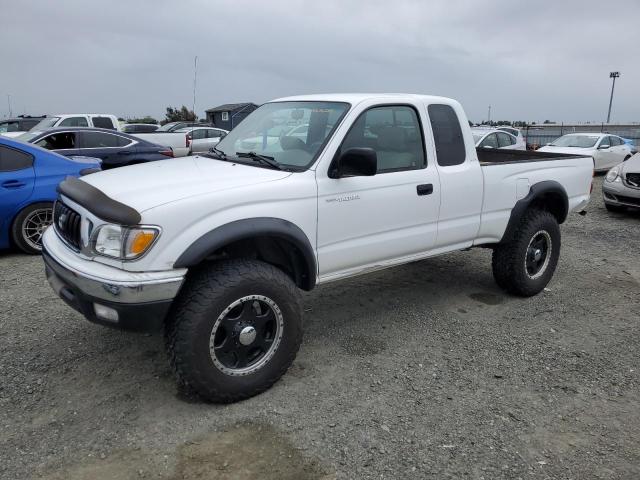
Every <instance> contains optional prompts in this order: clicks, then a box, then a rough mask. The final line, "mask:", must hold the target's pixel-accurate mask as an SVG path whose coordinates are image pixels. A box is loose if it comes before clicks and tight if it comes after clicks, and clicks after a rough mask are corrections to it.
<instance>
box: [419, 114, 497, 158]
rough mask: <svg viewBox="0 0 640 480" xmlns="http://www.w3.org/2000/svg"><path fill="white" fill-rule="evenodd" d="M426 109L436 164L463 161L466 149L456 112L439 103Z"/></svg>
mask: <svg viewBox="0 0 640 480" xmlns="http://www.w3.org/2000/svg"><path fill="white" fill-rule="evenodd" d="M427 110H428V111H429V118H430V119H431V129H432V130H433V140H434V142H435V146H436V154H437V156H438V165H440V166H443V167H449V166H451V165H460V164H461V163H464V161H465V159H466V157H467V151H466V149H465V147H464V139H463V138H462V129H461V128H460V121H459V120H458V116H457V115H456V112H455V111H454V110H453V108H452V107H451V106H449V105H440V104H433V105H429V108H428V109H427ZM496 147H497V144H496Z"/></svg>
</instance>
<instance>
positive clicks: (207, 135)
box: [175, 127, 229, 153]
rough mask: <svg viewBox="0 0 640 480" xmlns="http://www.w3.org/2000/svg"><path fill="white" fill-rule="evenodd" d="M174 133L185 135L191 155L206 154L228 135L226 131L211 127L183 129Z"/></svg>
mask: <svg viewBox="0 0 640 480" xmlns="http://www.w3.org/2000/svg"><path fill="white" fill-rule="evenodd" d="M175 132H177V133H186V134H187V138H188V139H189V142H190V145H191V149H190V151H191V153H202V152H208V151H209V150H210V149H211V148H212V147H215V146H216V145H217V144H218V142H219V141H220V140H222V139H223V138H224V137H225V136H226V135H227V134H228V133H229V131H228V130H223V129H222V128H212V127H185V128H181V129H178V130H175Z"/></svg>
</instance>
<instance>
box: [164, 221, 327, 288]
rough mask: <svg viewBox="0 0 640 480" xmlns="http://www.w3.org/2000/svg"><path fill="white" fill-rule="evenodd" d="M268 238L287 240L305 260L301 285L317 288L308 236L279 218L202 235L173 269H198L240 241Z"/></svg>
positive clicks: (239, 223) (230, 225)
mask: <svg viewBox="0 0 640 480" xmlns="http://www.w3.org/2000/svg"><path fill="white" fill-rule="evenodd" d="M259 236H268V237H276V238H281V239H283V240H287V241H289V242H291V243H292V244H293V245H295V246H296V247H297V248H298V249H299V250H300V252H301V253H302V257H303V259H304V263H305V266H306V270H307V272H308V273H309V275H308V278H307V279H306V281H305V284H304V285H303V288H304V289H305V290H312V289H313V287H314V286H315V284H316V277H317V272H318V270H317V266H316V256H315V253H314V250H313V247H312V246H311V242H310V241H309V238H308V237H307V235H306V234H305V233H304V232H303V231H302V229H300V227H298V226H297V225H295V224H293V223H291V222H289V221H288V220H284V219H282V218H273V217H257V218H247V219H243V220H236V221H234V222H230V223H227V224H225V225H221V226H220V227H217V228H215V229H213V230H211V231H210V232H207V233H205V234H204V235H202V236H201V237H200V238H198V239H197V240H196V241H195V242H193V243H192V244H191V245H190V246H189V247H188V248H187V249H186V250H185V251H184V252H182V254H181V255H180V256H179V257H178V259H177V260H176V261H175V263H174V265H173V268H189V267H193V266H196V265H198V264H199V263H200V262H202V261H203V260H205V259H206V258H207V257H208V256H209V255H211V254H212V253H213V252H215V251H216V250H218V249H220V248H222V247H224V246H225V245H228V244H230V243H233V242H237V241H239V240H247V239H250V238H252V237H259Z"/></svg>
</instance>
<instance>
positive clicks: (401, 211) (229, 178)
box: [43, 94, 593, 402]
mask: <svg viewBox="0 0 640 480" xmlns="http://www.w3.org/2000/svg"><path fill="white" fill-rule="evenodd" d="M283 118H285V119H286V118H292V119H295V120H298V121H300V122H301V123H308V124H309V125H310V127H309V135H307V138H306V140H302V139H301V138H298V137H292V136H287V135H283V136H281V137H279V140H278V145H279V146H278V148H275V145H267V147H269V148H270V150H269V153H268V154H266V153H265V150H263V149H262V148H261V147H260V146H257V147H256V150H255V151H246V150H244V149H241V147H240V146H241V145H242V144H243V140H245V139H247V138H252V137H254V136H255V134H256V131H260V130H261V129H262V128H263V127H264V125H270V124H273V123H274V122H275V121H276V120H279V119H283ZM427 125H428V129H427V130H425V129H423V126H427ZM327 127H328V128H327ZM425 131H427V132H429V134H428V135H425V134H424V132H425ZM503 133H504V132H503ZM162 166H163V168H162V169H159V168H154V165H136V166H133V167H130V168H126V169H121V170H115V171H111V172H104V173H100V174H97V175H91V176H89V177H87V178H84V179H81V180H78V179H69V180H67V181H65V182H63V183H62V184H61V186H60V195H61V196H60V200H59V202H58V205H59V211H60V212H61V213H60V214H59V215H57V216H56V217H55V222H54V228H52V229H49V230H47V231H46V232H45V235H44V249H43V258H44V262H45V264H46V272H47V277H48V279H49V282H50V283H51V286H52V287H53V289H54V290H55V291H56V292H57V293H58V295H60V296H61V297H62V298H64V299H65V301H66V302H67V303H68V304H69V305H71V306H72V307H73V308H75V309H77V310H78V311H80V312H82V313H83V314H84V315H85V316H86V317H87V318H88V319H89V320H91V321H93V322H97V323H100V324H103V325H109V326H111V327H117V328H123V329H134V330H155V329H161V328H164V329H165V334H166V341H167V346H168V352H169V355H170V357H171V364H172V366H173V367H174V369H175V372H176V375H177V377H178V379H179V381H180V383H181V384H182V385H184V386H185V387H186V388H188V389H191V390H194V391H195V392H197V393H198V394H199V395H200V396H201V397H202V398H205V399H207V400H210V401H218V402H230V401H235V400H240V399H244V398H247V397H250V396H252V395H256V394H258V393H260V392H262V391H264V390H266V389H267V388H269V387H270V386H271V385H272V384H273V383H274V382H276V381H277V380H278V378H279V377H280V376H282V374H283V373H284V372H285V371H286V370H287V368H288V367H289V366H290V365H291V363H292V362H293V360H294V358H295V356H296V352H297V350H298V348H299V346H300V343H301V340H302V315H303V310H304V309H303V297H302V295H301V292H300V290H312V289H313V288H314V287H315V286H316V285H317V284H323V283H325V282H331V281H335V280H339V279H344V278H348V277H352V276H355V275H358V274H363V273H367V272H371V271H373V270H377V269H381V268H385V267H391V266H395V265H400V264H404V263H408V262H415V261H416V260H420V259H423V258H427V257H432V256H435V255H440V254H444V253H447V252H452V251H455V250H461V249H467V248H470V247H474V246H476V247H484V248H491V249H493V262H492V266H493V274H494V277H495V279H496V281H497V283H498V285H499V286H500V287H502V288H503V289H505V290H507V291H508V292H511V293H513V294H516V295H521V296H531V295H535V294H537V293H538V292H540V291H541V290H542V289H543V288H544V287H545V286H546V285H547V283H548V282H549V281H550V279H551V277H552V276H553V273H554V271H555V268H556V264H557V262H558V258H559V255H560V227H559V224H561V223H563V222H564V221H565V219H566V218H567V215H568V214H569V212H571V211H574V210H580V209H582V208H583V207H584V206H585V205H586V204H587V202H588V200H589V197H590V187H591V183H592V177H593V160H592V158H591V157H590V156H589V155H585V156H569V155H561V154H555V153H538V152H527V151H521V150H497V149H494V150H482V149H479V150H476V148H475V143H474V141H473V136H472V133H471V130H470V128H469V125H468V120H467V117H466V115H465V113H464V111H463V109H462V107H461V106H460V104H459V103H458V102H456V101H455V100H450V99H446V98H442V97H431V96H426V95H403V94H389V95H371V94H344V95H335V94H334V95H311V96H301V97H290V98H284V99H279V100H275V101H273V102H270V103H267V104H265V105H262V106H261V107H259V108H258V109H256V110H255V111H253V112H252V113H251V114H250V115H249V116H247V118H246V119H244V120H243V121H242V123H240V124H239V125H238V126H237V127H235V128H234V129H233V130H232V131H230V132H229V134H228V135H227V136H226V137H225V138H223V139H222V140H221V141H220V143H219V144H218V145H217V148H216V150H215V151H214V152H211V153H206V154H203V155H197V156H193V157H188V158H184V159H176V160H168V161H166V162H163V164H162ZM140 179H144V182H141V181H140ZM64 215H66V217H64V218H63V216H64ZM77 223H81V224H90V225H92V227H93V228H92V233H91V235H90V236H88V235H81V234H78V232H77V231H75V230H74V229H73V227H72V226H73V225H74V224H77ZM424 268H428V267H426V266H425V267H424Z"/></svg>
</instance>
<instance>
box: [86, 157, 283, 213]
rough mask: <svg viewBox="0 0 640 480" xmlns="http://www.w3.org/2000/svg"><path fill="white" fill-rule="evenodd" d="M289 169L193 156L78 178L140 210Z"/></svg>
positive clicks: (258, 180) (250, 182)
mask: <svg viewBox="0 0 640 480" xmlns="http://www.w3.org/2000/svg"><path fill="white" fill-rule="evenodd" d="M289 175H291V172H284V171H280V170H271V169H267V168H261V167H254V166H249V165H243V164H240V163H232V162H225V161H222V160H215V159H212V158H207V157H201V156H193V157H182V158H175V159H172V160H158V161H155V162H149V163H144V164H140V165H132V166H129V167H124V168H115V169H113V170H107V171H104V172H99V173H94V174H91V175H87V176H86V177H82V180H83V181H85V182H87V183H89V184H90V185H93V186H94V187H96V188H97V189H99V190H101V191H102V192H103V193H104V194H105V195H107V196H108V197H111V198H112V199H114V200H117V201H118V202H121V203H124V204H125V205H129V206H130V207H133V208H135V209H136V210H137V211H138V212H144V211H145V210H148V209H150V208H153V207H157V206H159V205H162V204H165V203H169V202H174V201H177V200H181V199H184V198H187V197H193V196H197V195H202V194H207V193H214V192H221V191H224V190H230V189H234V188H239V187H245V186H248V185H256V184H258V183H264V182H272V181H275V180H281V179H283V178H286V177H288V176H289Z"/></svg>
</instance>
